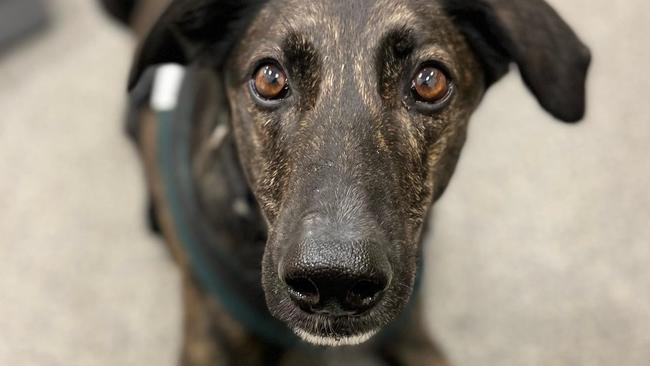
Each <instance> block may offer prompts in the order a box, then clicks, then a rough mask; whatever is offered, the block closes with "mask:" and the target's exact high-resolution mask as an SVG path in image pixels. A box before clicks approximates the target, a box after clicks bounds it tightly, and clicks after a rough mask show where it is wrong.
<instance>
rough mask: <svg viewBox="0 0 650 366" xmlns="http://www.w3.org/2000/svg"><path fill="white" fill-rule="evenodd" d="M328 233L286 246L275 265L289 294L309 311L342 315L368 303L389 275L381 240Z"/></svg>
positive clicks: (361, 309) (386, 283)
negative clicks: (279, 264)
mask: <svg viewBox="0 0 650 366" xmlns="http://www.w3.org/2000/svg"><path fill="white" fill-rule="evenodd" d="M308 233H309V234H313V232H311V231H309V232H308ZM343 236H347V235H343ZM329 239H330V240H328V236H323V235H318V236H317V237H314V236H313V235H307V237H306V238H304V240H302V241H301V242H300V243H297V244H295V245H292V246H291V247H290V248H289V250H288V252H287V253H286V255H285V258H284V260H283V264H282V268H280V273H282V278H283V280H284V282H285V284H286V285H287V290H288V292H289V297H290V298H291V300H292V301H293V302H294V303H295V304H296V305H298V306H299V307H300V308H301V309H302V310H304V311H306V312H309V313H319V314H328V315H333V316H341V315H355V314H360V313H363V312H365V311H367V310H369V309H371V308H372V307H373V306H374V305H376V304H377V303H378V302H379V300H380V299H381V297H382V295H383V293H384V291H385V290H386V289H387V288H388V286H389V284H390V281H391V278H392V271H391V267H390V264H389V262H388V259H387V256H386V254H385V245H382V243H379V242H376V241H370V240H331V237H329ZM339 239H340V238H339Z"/></svg>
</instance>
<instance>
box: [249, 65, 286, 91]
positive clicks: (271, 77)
mask: <svg viewBox="0 0 650 366" xmlns="http://www.w3.org/2000/svg"><path fill="white" fill-rule="evenodd" d="M253 84H254V86H255V91H256V92H257V94H259V96H261V97H262V98H265V99H279V98H282V97H283V96H284V94H285V93H286V90H287V76H286V75H285V73H284V71H282V69H280V67H278V66H276V65H273V64H266V65H262V66H260V67H259V68H258V69H257V71H256V72H255V74H254V75H253Z"/></svg>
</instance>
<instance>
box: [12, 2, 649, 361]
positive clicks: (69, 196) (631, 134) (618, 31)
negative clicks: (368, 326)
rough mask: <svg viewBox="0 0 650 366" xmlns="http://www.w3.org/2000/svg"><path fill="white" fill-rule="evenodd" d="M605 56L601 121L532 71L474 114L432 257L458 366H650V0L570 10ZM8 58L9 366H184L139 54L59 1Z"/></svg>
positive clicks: (434, 318) (595, 107) (441, 313)
mask: <svg viewBox="0 0 650 366" xmlns="http://www.w3.org/2000/svg"><path fill="white" fill-rule="evenodd" d="M551 2H552V4H553V5H554V6H556V8H557V9H558V10H559V11H560V13H562V14H563V15H564V16H565V17H566V18H567V19H568V20H569V22H570V23H571V24H573V25H575V28H576V29H577V30H578V32H579V33H580V34H581V35H582V36H583V38H584V40H585V41H586V42H587V43H588V44H589V45H590V46H591V48H592V51H593V54H594V65H593V68H592V71H591V79H590V84H589V115H588V117H587V119H586V120H585V121H584V122H583V123H582V124H579V125H575V126H566V125H563V124H560V123H558V122H555V121H553V120H552V119H551V118H550V117H549V116H547V115H546V114H544V113H543V112H542V111H541V110H540V109H539V107H538V106H537V104H536V102H535V101H534V99H532V98H531V97H530V95H529V94H528V93H527V92H526V91H525V89H524V87H523V86H522V83H521V82H520V80H519V78H518V77H517V75H516V74H515V73H513V74H512V75H510V77H508V78H506V79H505V80H503V81H502V82H501V83H500V84H498V85H497V86H496V87H494V89H493V90H491V91H490V93H489V94H488V95H487V97H486V99H485V101H484V103H483V105H482V107H481V108H480V110H479V111H478V112H477V114H476V117H475V118H474V120H473V123H472V128H471V131H470V132H471V134H470V138H469V141H468V143H467V147H466V150H465V152H464V154H463V158H462V161H461V163H460V166H459V169H458V172H457V173H456V175H455V177H454V179H453V181H452V184H451V188H450V189H449V191H448V192H447V193H446V194H445V196H444V197H443V199H442V200H441V202H439V205H438V206H437V209H436V217H435V223H434V231H435V232H434V234H433V235H432V240H431V242H430V243H429V246H428V249H429V250H428V251H427V257H428V266H427V285H426V288H425V291H426V294H427V295H428V300H429V308H430V315H431V316H430V321H431V324H432V331H433V333H434V334H435V335H436V336H437V337H438V339H439V340H440V341H441V343H442V346H443V348H444V349H445V350H447V352H448V354H449V356H450V358H451V360H452V361H454V363H455V365H458V366H482V365H499V366H501V365H512V366H528V365H530V366H546V365H554V366H579V365H588V366H611V365H626V366H647V365H649V364H650V330H649V327H648V326H649V325H650V193H648V187H650V104H649V101H650V93H649V92H648V91H649V90H650V73H648V72H646V68H647V66H648V62H649V61H650V47H648V34H650V22H648V19H647V17H648V14H650V3H648V2H647V1H644V0H628V1H626V2H624V3H623V2H618V3H612V2H609V1H605V0H570V1H569V0H567V1H559V0H553V1H551ZM47 4H48V5H49V7H50V9H49V10H50V15H51V23H50V27H49V29H48V30H47V32H45V33H43V34H41V35H38V36H34V37H32V38H31V39H30V40H29V41H27V42H26V43H24V44H22V45H20V46H18V47H14V48H13V49H11V50H10V51H9V52H8V53H4V54H1V55H0V111H2V118H0V258H1V259H2V261H1V263H2V265H1V266H0V365H21V366H32V365H33V366H37V365H38V366H41V365H66V366H68V365H84V366H86V365H100V366H104V365H106V366H108V365H111V366H112V365H161V366H162V365H174V364H175V360H176V354H177V352H178V342H179V335H180V325H181V320H180V307H179V296H178V294H179V284H178V274H177V273H176V271H175V269H174V266H173V264H172V263H171V261H170V260H169V258H168V256H167V254H166V253H165V251H164V250H163V249H162V247H161V246H160V245H159V243H158V242H157V241H156V240H155V238H153V237H151V236H150V235H149V234H148V233H147V231H146V230H145V224H144V216H143V211H144V208H143V203H144V198H143V193H144V192H143V184H142V177H141V172H140V168H139V166H138V163H137V160H136V156H135V153H134V151H133V150H132V149H131V147H130V145H129V144H128V143H127V140H126V138H124V136H123V133H122V126H121V111H122V109H121V106H122V102H123V91H124V78H125V74H126V72H127V68H128V62H129V60H130V53H131V49H132V47H133V45H132V43H131V40H130V38H129V36H128V34H126V33H125V32H124V31H123V30H121V29H120V28H119V27H118V26H116V25H114V24H112V23H110V22H109V21H107V20H106V19H104V18H103V17H102V15H101V14H100V12H99V10H98V8H97V7H96V5H95V1H89V0H50V1H48V2H47Z"/></svg>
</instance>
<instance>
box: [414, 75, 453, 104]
mask: <svg viewBox="0 0 650 366" xmlns="http://www.w3.org/2000/svg"><path fill="white" fill-rule="evenodd" d="M413 89H414V91H415V94H417V97H418V99H420V100H421V101H424V102H428V103H433V102H436V101H438V100H440V99H442V98H444V97H445V96H446V95H447V91H448V89H449V82H448V80H447V77H446V76H445V74H444V73H443V72H442V71H441V70H439V69H437V68H435V67H432V66H427V67H424V68H422V69H421V70H420V72H418V73H417V76H416V77H415V78H414V79H413Z"/></svg>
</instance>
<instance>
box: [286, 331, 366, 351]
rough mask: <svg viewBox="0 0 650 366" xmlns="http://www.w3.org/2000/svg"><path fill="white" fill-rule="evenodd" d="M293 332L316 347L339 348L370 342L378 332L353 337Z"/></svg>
mask: <svg viewBox="0 0 650 366" xmlns="http://www.w3.org/2000/svg"><path fill="white" fill-rule="evenodd" d="M293 332H294V333H296V335H297V336H298V337H300V338H301V339H302V340H303V341H305V342H307V343H311V344H313V345H315V346H327V347H339V346H356V345H359V344H362V343H365V342H366V341H368V340H369V339H370V338H372V336H374V335H375V334H377V330H372V331H369V332H365V333H360V334H357V335H351V336H330V335H318V334H313V333H310V332H309V331H306V330H304V329H300V328H294V329H293Z"/></svg>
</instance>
